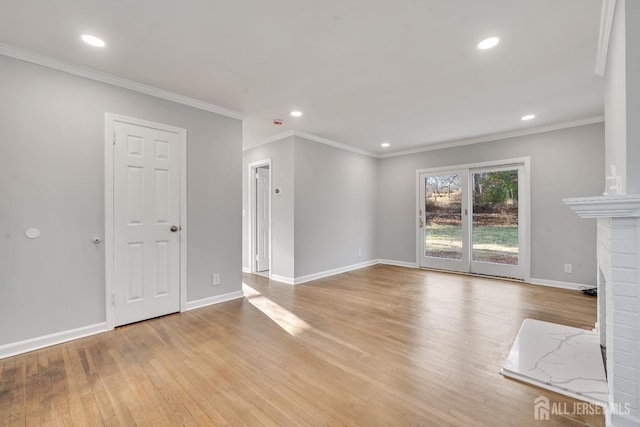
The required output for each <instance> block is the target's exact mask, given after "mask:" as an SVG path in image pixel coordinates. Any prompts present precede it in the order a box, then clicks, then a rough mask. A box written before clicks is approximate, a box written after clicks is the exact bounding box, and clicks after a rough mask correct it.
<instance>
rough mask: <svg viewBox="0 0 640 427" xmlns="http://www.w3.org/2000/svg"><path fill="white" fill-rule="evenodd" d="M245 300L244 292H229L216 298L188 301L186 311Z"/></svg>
mask: <svg viewBox="0 0 640 427" xmlns="http://www.w3.org/2000/svg"><path fill="white" fill-rule="evenodd" d="M239 298H244V292H242V291H237V292H229V293H228V294H222V295H216V296H214V297H209V298H203V299H199V300H195V301H187V305H186V307H185V308H184V311H190V310H195V309H196V308H202V307H206V306H208V305H213V304H220V303H221V302H227V301H231V300H234V299H239Z"/></svg>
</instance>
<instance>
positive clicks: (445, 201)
mask: <svg viewBox="0 0 640 427" xmlns="http://www.w3.org/2000/svg"><path fill="white" fill-rule="evenodd" d="M424 206H425V218H426V223H425V226H424V238H425V246H424V247H425V256H428V257H435V258H448V259H456V260H459V259H462V177H461V176H460V175H459V174H458V175H441V176H429V177H426V178H425V200H424Z"/></svg>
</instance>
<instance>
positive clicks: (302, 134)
mask: <svg viewBox="0 0 640 427" xmlns="http://www.w3.org/2000/svg"><path fill="white" fill-rule="evenodd" d="M290 136H297V137H298V138H304V139H307V140H309V141H313V142H318V143H320V144H324V145H329V146H331V147H335V148H339V149H341V150H345V151H351V152H352V153H357V154H362V155H364V156H369V157H374V158H377V157H378V155H377V154H374V153H371V152H369V151H365V150H360V149H358V148H355V147H351V146H350V145H347V144H342V143H340V142H337V141H332V140H330V139H327V138H323V137H321V136H318V135H313V134H311V133H306V132H298V131H295V130H290V131H287V132H282V133H278V134H276V135H273V136H271V137H269V138H266V139H263V140H261V141H260V142H258V143H257V144H256V145H252V146H251V147H249V148H244V149H242V151H248V150H252V149H254V148H256V147H260V146H261V145H265V144H269V143H271V142H275V141H279V140H281V139H284V138H288V137H290Z"/></svg>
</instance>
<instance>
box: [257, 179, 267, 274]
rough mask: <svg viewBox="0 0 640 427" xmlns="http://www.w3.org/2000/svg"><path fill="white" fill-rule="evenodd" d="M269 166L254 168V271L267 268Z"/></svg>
mask: <svg viewBox="0 0 640 427" xmlns="http://www.w3.org/2000/svg"><path fill="white" fill-rule="evenodd" d="M269 194H270V189H269V168H268V167H260V168H257V169H256V221H257V223H256V250H257V254H256V271H267V270H269V257H270V254H269V248H270V242H269Z"/></svg>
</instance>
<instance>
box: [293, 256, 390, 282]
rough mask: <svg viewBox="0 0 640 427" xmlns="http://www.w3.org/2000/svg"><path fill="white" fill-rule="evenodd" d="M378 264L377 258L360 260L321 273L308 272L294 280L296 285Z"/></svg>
mask: <svg viewBox="0 0 640 427" xmlns="http://www.w3.org/2000/svg"><path fill="white" fill-rule="evenodd" d="M376 264H378V260H377V259H373V260H371V261H364V262H359V263H357V264H352V265H346V266H344V267H338V268H334V269H331V270H326V271H321V272H319V273H313V274H308V275H306V276H300V277H296V278H295V279H294V281H293V284H294V285H299V284H301V283H306V282H310V281H312V280H318V279H322V278H324V277H329V276H334V275H336V274H342V273H347V272H349V271H353V270H358V269H361V268H365V267H371V266H372V265H376Z"/></svg>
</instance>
